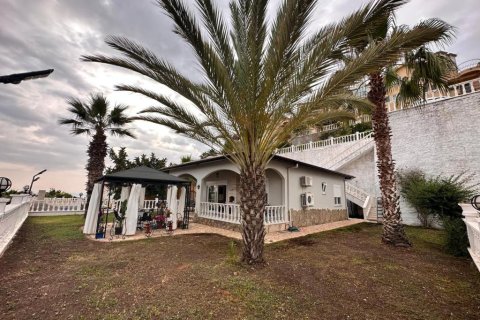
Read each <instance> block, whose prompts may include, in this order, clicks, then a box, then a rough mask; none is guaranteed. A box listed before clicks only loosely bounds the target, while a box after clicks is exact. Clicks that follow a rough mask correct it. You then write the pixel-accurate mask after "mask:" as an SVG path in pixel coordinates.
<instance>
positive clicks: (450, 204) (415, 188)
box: [399, 170, 478, 256]
mask: <svg viewBox="0 0 480 320" xmlns="http://www.w3.org/2000/svg"><path fill="white" fill-rule="evenodd" d="M471 182H472V176H465V175H464V174H460V175H452V176H449V177H442V176H436V177H427V176H426V175H425V173H423V172H422V171H420V170H408V171H403V172H400V173H399V184H400V186H401V194H402V195H403V196H404V197H405V199H406V200H407V201H408V202H409V203H410V204H411V205H412V206H413V207H414V208H415V210H417V213H418V217H419V220H420V221H421V223H422V225H423V226H424V227H431V226H432V223H433V222H434V221H437V220H440V222H441V224H442V226H443V227H444V229H445V231H446V234H447V236H446V238H445V248H446V250H447V251H448V252H449V253H451V254H453V255H456V256H460V255H466V254H467V252H468V251H467V246H468V238H467V231H466V227H465V223H464V222H463V221H462V219H461V217H462V209H461V208H460V206H459V205H458V203H460V202H465V201H466V200H468V199H469V198H471V197H472V196H473V195H474V194H475V193H476V189H477V186H478V184H472V183H471Z"/></svg>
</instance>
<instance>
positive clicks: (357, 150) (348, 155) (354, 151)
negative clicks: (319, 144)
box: [322, 132, 374, 170]
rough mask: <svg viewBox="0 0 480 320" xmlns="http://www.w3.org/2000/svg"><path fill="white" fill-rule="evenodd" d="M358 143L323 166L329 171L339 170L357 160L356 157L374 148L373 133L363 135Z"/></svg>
mask: <svg viewBox="0 0 480 320" xmlns="http://www.w3.org/2000/svg"><path fill="white" fill-rule="evenodd" d="M359 136H360V135H359ZM357 141H358V142H357V143H355V144H353V145H352V146H351V147H349V148H346V149H345V150H343V151H342V152H340V153H338V154H336V155H335V156H333V157H331V158H330V159H328V161H326V162H325V163H324V164H323V165H322V166H323V167H325V168H327V169H331V170H337V169H339V168H340V167H341V166H343V165H344V164H346V163H348V162H349V161H351V160H353V159H355V157H358V156H359V155H361V154H362V153H363V152H364V151H365V150H366V149H369V148H372V147H373V144H374V142H373V132H369V133H368V134H366V135H363V136H362V137H361V138H358V140H357Z"/></svg>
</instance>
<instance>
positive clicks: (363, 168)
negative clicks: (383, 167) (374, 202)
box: [338, 149, 377, 195]
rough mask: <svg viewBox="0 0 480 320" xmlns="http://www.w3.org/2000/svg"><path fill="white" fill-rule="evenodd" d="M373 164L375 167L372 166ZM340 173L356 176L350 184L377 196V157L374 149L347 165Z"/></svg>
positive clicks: (340, 169)
mask: <svg viewBox="0 0 480 320" xmlns="http://www.w3.org/2000/svg"><path fill="white" fill-rule="evenodd" d="M372 164H373V165H372ZM338 171H340V172H343V173H346V174H349V175H352V176H354V177H355V178H354V179H352V180H350V183H351V184H353V185H354V186H356V187H358V188H360V189H362V190H364V191H366V192H368V193H370V194H371V195H375V194H376V192H377V188H376V187H375V183H374V181H375V174H376V168H375V156H374V149H370V150H369V151H367V152H366V153H364V154H363V155H362V156H360V157H359V158H357V159H355V160H354V161H351V162H349V163H347V164H345V165H344V166H343V167H341V168H339V169H338Z"/></svg>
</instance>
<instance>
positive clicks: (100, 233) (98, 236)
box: [95, 232, 105, 239]
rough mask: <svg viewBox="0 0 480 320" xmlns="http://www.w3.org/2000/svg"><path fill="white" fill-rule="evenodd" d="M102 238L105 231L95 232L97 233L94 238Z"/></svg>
mask: <svg viewBox="0 0 480 320" xmlns="http://www.w3.org/2000/svg"><path fill="white" fill-rule="evenodd" d="M103 238H105V233H103V232H97V233H96V234H95V239H103Z"/></svg>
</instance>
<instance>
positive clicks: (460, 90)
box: [457, 86, 463, 96]
mask: <svg viewBox="0 0 480 320" xmlns="http://www.w3.org/2000/svg"><path fill="white" fill-rule="evenodd" d="M462 94H463V86H457V95H459V96H460V95H462Z"/></svg>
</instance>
